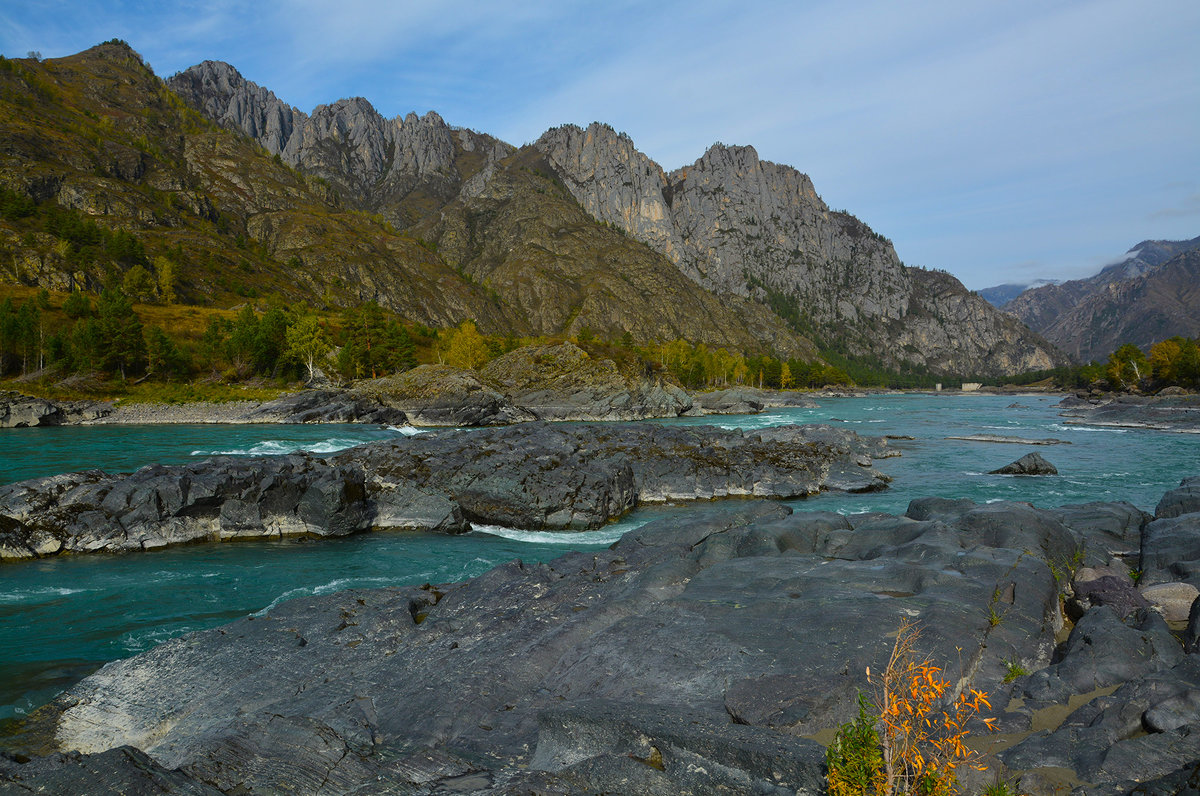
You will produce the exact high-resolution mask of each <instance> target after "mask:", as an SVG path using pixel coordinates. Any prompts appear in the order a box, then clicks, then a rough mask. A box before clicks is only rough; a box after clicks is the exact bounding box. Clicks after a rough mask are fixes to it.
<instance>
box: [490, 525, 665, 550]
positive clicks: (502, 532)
mask: <svg viewBox="0 0 1200 796" xmlns="http://www.w3.org/2000/svg"><path fill="white" fill-rule="evenodd" d="M642 524H643V523H636V524H630V523H617V524H615V525H609V526H607V527H605V528H601V529H600V530H596V531H523V530H521V529H519V528H505V527H504V526H502V525H472V526H471V530H473V531H476V532H477V533H486V534H488V535H489V536H499V537H501V538H503V539H512V540H513V541H515V542H530V543H536V544H560V545H569V546H570V545H592V544H612V543H613V542H615V541H617V540H618V539H620V538H621V537H622V536H624V535H625V534H626V533H627V532H629V531H631V530H633V529H634V528H639V527H641V525H642Z"/></svg>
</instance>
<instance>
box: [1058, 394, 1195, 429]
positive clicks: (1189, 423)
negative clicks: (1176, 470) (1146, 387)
mask: <svg viewBox="0 0 1200 796" xmlns="http://www.w3.org/2000/svg"><path fill="white" fill-rule="evenodd" d="M1059 407H1061V408H1062V410H1063V411H1062V415H1063V416H1064V417H1067V418H1070V419H1069V420H1066V421H1064V422H1065V423H1066V424H1068V425H1085V426H1113V427H1117V428H1149V429H1156V430H1159V431H1174V432H1180V433H1188V434H1200V395H1191V394H1187V393H1182V391H1181V392H1180V393H1177V394H1174V395H1154V396H1147V395H1115V396H1100V397H1092V396H1078V395H1072V396H1068V397H1066V398H1064V399H1063V401H1062V403H1060V404H1059Z"/></svg>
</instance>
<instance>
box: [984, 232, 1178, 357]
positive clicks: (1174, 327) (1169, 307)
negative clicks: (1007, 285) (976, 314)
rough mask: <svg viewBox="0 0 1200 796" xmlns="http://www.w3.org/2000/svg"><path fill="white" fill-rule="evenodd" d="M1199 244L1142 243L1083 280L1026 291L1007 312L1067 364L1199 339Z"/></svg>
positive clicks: (1007, 306) (1009, 303)
mask: <svg viewBox="0 0 1200 796" xmlns="http://www.w3.org/2000/svg"><path fill="white" fill-rule="evenodd" d="M1198 251H1200V237H1197V238H1192V239H1191V240H1183V241H1167V240H1147V241H1142V242H1141V243H1139V244H1138V245H1136V246H1134V247H1133V248H1132V249H1130V250H1129V252H1128V256H1127V257H1126V258H1125V259H1124V260H1121V261H1120V262H1117V263H1113V264H1112V265H1109V266H1105V267H1104V268H1103V269H1102V270H1101V271H1100V272H1099V273H1098V274H1095V275H1094V276H1090V277H1088V278H1087V279H1075V280H1071V281H1069V282H1062V283H1060V284H1056V285H1047V286H1044V287H1038V288H1033V289H1030V290H1026V291H1025V292H1023V293H1021V294H1019V295H1018V296H1016V297H1015V298H1013V299H1012V300H1011V301H1010V302H1008V303H1007V304H1006V305H1004V310H1005V312H1010V313H1012V314H1013V315H1015V316H1017V317H1018V318H1020V319H1021V320H1022V321H1024V322H1025V323H1026V324H1028V325H1029V327H1030V328H1031V329H1033V330H1035V331H1037V332H1040V333H1041V334H1043V335H1044V336H1045V337H1046V339H1048V340H1050V341H1051V342H1053V343H1054V344H1055V345H1057V346H1058V347H1059V348H1061V349H1062V350H1063V351H1066V352H1067V353H1068V354H1070V355H1071V356H1072V357H1074V358H1076V359H1078V360H1081V361H1085V362H1086V361H1088V360H1092V359H1102V358H1104V357H1106V356H1107V355H1108V354H1109V352H1111V351H1112V350H1113V349H1115V348H1116V347H1117V346H1120V345H1122V344H1124V343H1135V344H1137V345H1139V346H1142V347H1143V348H1145V347H1147V346H1150V345H1152V344H1153V343H1155V342H1158V341H1159V340H1162V339H1164V338H1167V337H1171V336H1173V335H1177V334H1179V335H1185V336H1188V337H1196V336H1198V335H1200V294H1198V293H1197V285H1198V284H1200V279H1198V275H1197V273H1196V270H1195V269H1196V262H1197V260H1196V257H1197V252H1198Z"/></svg>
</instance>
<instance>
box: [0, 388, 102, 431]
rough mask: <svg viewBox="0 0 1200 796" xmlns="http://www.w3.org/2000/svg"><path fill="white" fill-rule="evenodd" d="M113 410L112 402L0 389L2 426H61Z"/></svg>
mask: <svg viewBox="0 0 1200 796" xmlns="http://www.w3.org/2000/svg"><path fill="white" fill-rule="evenodd" d="M111 412H112V405H111V404H107V403H96V402H92V401H65V402H63V401H50V400H47V399H45V398H32V397H30V396H28V395H21V394H20V393H18V392H12V391H7V392H0V428H32V427H34V426H62V425H67V424H71V423H81V422H84V421H86V420H95V419H97V418H100V417H104V416H105V415H108V414H109V413H111Z"/></svg>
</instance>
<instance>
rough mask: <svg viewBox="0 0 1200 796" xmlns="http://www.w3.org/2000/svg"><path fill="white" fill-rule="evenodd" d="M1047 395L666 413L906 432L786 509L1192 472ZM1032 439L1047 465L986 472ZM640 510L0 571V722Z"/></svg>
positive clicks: (53, 432) (100, 458)
mask: <svg viewBox="0 0 1200 796" xmlns="http://www.w3.org/2000/svg"><path fill="white" fill-rule="evenodd" d="M1057 400H1058V399H1057V398H1056V397H1047V396H993V395H876V396H869V397H863V398H839V399H820V400H819V403H820V407H819V408H817V409H789V410H776V411H770V412H767V413H764V414H760V415H754V416H724V417H709V418H703V419H695V418H688V419H679V420H668V421H652V422H670V423H705V422H707V423H712V424H716V425H722V426H726V427H740V428H745V429H754V428H761V427H765V426H772V425H780V424H785V423H808V422H828V423H833V424H838V425H845V426H846V427H848V428H852V429H854V430H856V431H858V432H859V433H860V434H869V435H896V436H911V437H913V439H911V440H909V439H898V440H893V441H892V442H891V444H892V445H893V446H894V447H896V448H897V449H899V450H900V451H901V452H902V453H903V455H902V456H901V457H900V458H894V459H887V460H883V461H880V462H877V466H878V467H879V469H881V470H883V471H884V472H886V473H887V474H889V475H890V476H892V477H893V478H894V481H893V483H892V485H891V488H890V489H889V490H887V491H885V492H880V493H874V494H865V495H848V494H837V493H827V494H822V495H820V496H818V497H815V498H810V499H808V500H805V501H796V502H794V503H793V506H794V507H795V508H796V509H798V510H805V509H814V510H818V509H819V510H830V511H837V512H841V513H845V514H852V513H857V512H865V511H886V512H893V513H902V512H903V511H904V510H905V508H906V507H907V505H908V502H909V501H910V500H912V499H913V498H915V497H919V496H924V495H939V496H944V497H961V498H970V499H972V500H975V501H978V502H985V501H997V500H1020V501H1027V502H1030V503H1033V504H1035V505H1039V506H1054V505H1062V504H1066V503H1081V502H1088V501H1095V500H1104V501H1112V500H1125V501H1128V502H1130V503H1133V504H1134V505H1136V506H1138V507H1139V508H1142V509H1146V510H1153V508H1154V505H1155V503H1157V502H1158V499H1159V497H1161V495H1162V493H1163V492H1164V491H1166V490H1167V489H1170V488H1171V487H1174V486H1175V485H1177V484H1178V483H1179V480H1180V478H1182V477H1183V476H1186V475H1196V474H1200V435H1196V434H1169V433H1163V432H1157V431H1147V430H1130V429H1112V428H1089V427H1086V426H1070V425H1064V423H1063V419H1062V418H1061V417H1059V416H1058V414H1057V411H1056V409H1055V408H1054V404H1055V403H1057ZM405 432H408V433H412V430H410V429H409V430H401V429H393V428H384V427H380V426H363V425H336V426H335V425H326V426H280V425H254V426H218V425H212V426H184V425H180V426H90V427H68V428H49V429H10V430H5V431H0V483H10V482H13V481H18V480H22V479H26V478H33V477H36V476H43V475H51V474H55V473H62V472H70V471H75V470H85V469H91V468H101V469H105V470H108V471H112V472H119V471H126V470H132V469H136V468H137V467H140V466H142V465H145V464H150V463H183V462H188V461H195V460H196V459H197V458H199V457H203V456H206V455H212V454H216V453H233V454H246V455H252V454H276V453H284V452H289V451H294V450H301V449H303V450H309V451H313V452H318V453H320V452H332V451H334V450H340V449H342V448H347V447H350V446H352V445H356V444H360V443H363V442H369V441H373V440H378V439H386V438H389V437H394V436H395V435H397V434H400V433H405ZM966 434H994V435H1004V436H1019V437H1025V438H1045V437H1053V438H1056V439H1060V440H1065V441H1067V442H1069V443H1070V444H1064V445H1054V446H1046V447H1039V448H1033V447H1030V446H1026V445H1014V444H995V443H981V442H967V441H959V440H948V439H946V437H949V436H956V435H966ZM1032 450H1037V451H1039V452H1040V453H1042V455H1044V456H1045V457H1046V458H1047V459H1049V460H1050V461H1051V462H1053V463H1054V464H1055V465H1056V466H1057V467H1058V469H1059V472H1060V475H1059V476H1051V477H1039V478H1028V477H1006V476H994V475H987V472H988V471H989V470H992V469H995V468H997V467H1000V466H1002V465H1004V464H1007V463H1008V462H1010V461H1012V460H1014V459H1016V458H1018V457H1019V456H1021V455H1023V454H1025V453H1027V452H1029V451H1032ZM688 510H689V509H688V508H687V507H686V506H682V507H673V508H671V507H652V508H646V509H642V510H639V511H637V512H635V513H634V514H633V515H630V516H628V517H625V518H623V519H622V520H621V521H620V522H618V523H615V524H613V525H610V526H608V527H606V528H603V529H601V530H598V531H589V532H583V533H537V532H528V531H523V530H521V529H514V528H480V529H476V531H474V532H472V533H470V534H466V535H463V536H455V537H449V536H434V535H426V534H402V533H391V534H387V533H379V534H364V535H360V536H356V537H352V538H348V539H333V540H315V541H314V540H285V541H277V542H238V543H230V544H201V545H192V546H186V547H179V548H174V549H168V550H160V551H155V552H148V553H134V554H129V555H120V556H113V555H103V556H72V557H61V558H49V559H43V560H39V561H32V562H20V563H8V564H3V565H0V722H3V721H5V720H10V719H14V718H19V717H21V716H23V715H25V714H27V713H28V712H29V711H30V710H32V709H33V708H35V707H37V706H39V705H41V704H44V703H45V702H47V701H49V700H50V699H52V698H53V697H54V696H55V695H56V694H58V693H59V692H61V691H62V690H63V689H65V688H67V687H69V686H70V685H71V684H72V683H74V682H76V681H78V680H79V679H80V678H82V677H84V676H86V675H87V674H88V673H90V672H92V671H94V670H95V669H97V668H98V667H100V666H101V665H103V664H104V663H105V662H107V661H110V660H113V659H116V658H122V657H127V656H129V655H134V654H136V653H138V652H142V651H143V650H146V649H148V648H150V647H151V646H153V645H155V644H157V643H159V642H162V641H164V640H166V639H169V638H172V637H175V636H178V635H180V634H183V633H187V632H190V631H193V630H198V629H201V628H207V627H212V626H214V625H218V624H221V623H224V622H227V621H230V620H232V619H235V618H237V617H240V616H244V615H246V614H251V613H255V612H259V611H264V610H266V609H268V608H270V607H271V606H273V605H276V604H278V603H279V602H281V601H283V600H287V599H290V598H293V597H300V596H304V595H314V594H326V593H328V592H332V591H336V590H338V589H344V588H350V587H363V586H367V587H369V586H402V585H409V584H421V583H425V582H432V583H444V582H450V581H456V580H461V579H463V578H468V577H471V576H473V575H477V574H479V573H481V572H483V571H485V570H487V569H489V568H490V567H492V566H495V565H496V564H499V563H502V562H504V561H508V560H511V559H514V558H521V559H524V560H526V561H537V560H548V559H551V558H553V557H555V556H557V555H560V554H561V553H563V552H565V551H567V550H571V549H594V548H599V547H603V546H606V545H609V544H611V543H612V542H614V541H615V540H616V539H617V538H619V537H620V535H621V533H623V532H624V531H625V530H628V529H629V528H631V527H636V526H638V525H640V524H642V523H644V522H647V521H648V520H650V519H653V518H654V517H655V516H661V514H662V513H663V512H686V511H688Z"/></svg>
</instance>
